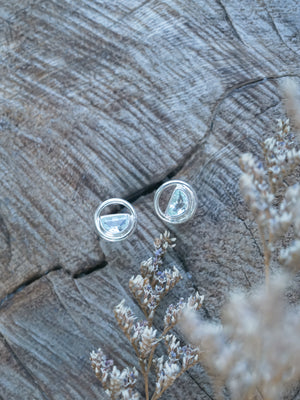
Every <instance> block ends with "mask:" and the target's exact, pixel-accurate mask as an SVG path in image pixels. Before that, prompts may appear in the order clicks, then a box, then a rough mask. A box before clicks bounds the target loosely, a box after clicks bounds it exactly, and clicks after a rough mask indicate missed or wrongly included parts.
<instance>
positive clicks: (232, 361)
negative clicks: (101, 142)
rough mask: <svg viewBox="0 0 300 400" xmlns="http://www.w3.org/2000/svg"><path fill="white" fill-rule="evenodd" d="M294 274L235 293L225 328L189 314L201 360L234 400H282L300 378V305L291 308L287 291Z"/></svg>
mask: <svg viewBox="0 0 300 400" xmlns="http://www.w3.org/2000/svg"><path fill="white" fill-rule="evenodd" d="M289 280H290V276H288V275H285V274H283V275H278V276H276V277H275V278H274V279H271V281H270V285H269V288H268V289H266V287H265V285H262V286H261V287H260V288H259V289H258V290H252V291H251V292H250V293H245V292H239V293H235V294H232V295H231V297H230V299H229V301H228V303H227V305H226V307H225V308H224V310H223V311H224V312H223V320H222V322H223V324H220V323H219V324H217V323H212V322H210V321H203V320H200V319H198V317H197V316H195V315H194V314H191V313H187V314H185V317H184V320H183V324H182V327H183V328H184V329H185V331H186V334H187V335H188V337H189V340H191V342H192V343H194V344H195V345H198V346H200V347H201V348H203V349H205V351H203V352H202V353H201V355H200V356H201V362H202V364H203V365H204V366H205V367H206V368H207V370H208V371H210V372H211V374H212V376H214V377H216V376H217V377H218V378H217V379H216V378H214V381H215V385H216V389H217V391H218V392H219V393H220V391H221V388H222V387H224V386H225V385H226V386H227V387H228V388H229V390H230V393H231V397H232V399H233V400H235V399H236V400H250V399H251V400H253V399H261V398H263V399H269V400H270V399H272V400H277V399H280V398H282V395H283V392H284V390H285V389H286V388H287V387H290V386H291V385H292V384H294V383H297V382H299V380H300V364H299V359H300V341H299V332H300V307H299V306H298V307H293V308H292V307H290V306H289V305H288V304H287V302H286V299H285V297H284V292H285V290H286V287H287V285H288V282H289Z"/></svg>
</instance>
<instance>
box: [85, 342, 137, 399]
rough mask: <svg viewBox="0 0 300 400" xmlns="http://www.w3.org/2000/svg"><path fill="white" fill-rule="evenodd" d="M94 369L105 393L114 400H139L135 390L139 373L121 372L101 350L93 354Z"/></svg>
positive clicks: (125, 369) (134, 370)
mask: <svg viewBox="0 0 300 400" xmlns="http://www.w3.org/2000/svg"><path fill="white" fill-rule="evenodd" d="M91 362H92V368H93V369H94V371H95V374H96V376H97V378H98V379H100V381H101V382H102V385H103V387H104V389H105V392H106V393H107V395H108V396H110V398H111V399H112V400H117V399H120V398H121V399H122V400H129V399H130V400H138V399H139V394H138V393H137V392H135V391H134V390H133V388H134V386H135V383H136V378H137V376H138V372H137V370H136V369H135V368H133V369H132V371H130V370H129V369H128V368H124V369H123V371H122V372H121V371H120V370H119V369H118V368H117V367H116V366H115V365H114V362H113V360H109V359H108V358H107V357H106V355H105V354H104V353H103V351H102V350H101V349H98V351H97V352H95V351H93V352H92V353H91Z"/></svg>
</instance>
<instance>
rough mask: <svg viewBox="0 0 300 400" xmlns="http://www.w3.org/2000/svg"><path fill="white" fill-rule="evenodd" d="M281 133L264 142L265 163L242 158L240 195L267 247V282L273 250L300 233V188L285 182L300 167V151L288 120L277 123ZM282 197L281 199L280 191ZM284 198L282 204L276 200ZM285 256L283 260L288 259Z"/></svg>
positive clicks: (245, 156) (264, 245) (252, 158)
mask: <svg viewBox="0 0 300 400" xmlns="http://www.w3.org/2000/svg"><path fill="white" fill-rule="evenodd" d="M278 128H279V130H278V132H277V133H276V135H275V136H274V137H271V138H268V139H266V140H265V141H264V142H263V151H264V163H262V162H259V161H257V160H255V158H254V156H253V155H252V154H250V153H247V154H244V155H243V156H242V157H241V159H240V166H241V169H242V171H243V174H242V176H241V179H240V183H241V192H242V194H243V195H244V198H245V200H246V201H247V203H248V204H249V207H250V210H251V212H252V214H253V216H254V218H255V219H256V222H257V225H258V228H259V232H260V236H261V240H262V243H263V248H264V262H265V274H266V280H267V282H268V276H269V266H270V262H271V255H272V251H273V250H274V245H275V243H276V242H277V241H278V239H280V238H282V237H283V235H284V234H285V233H286V232H287V230H288V229H289V228H290V226H291V225H292V224H293V225H294V228H295V229H294V230H295V236H298V235H299V234H300V231H299V230H298V227H299V226H300V224H299V219H300V217H299V214H300V212H299V206H300V202H299V194H300V185H299V184H295V185H294V186H291V187H288V186H287V185H286V184H285V182H284V179H285V178H286V177H287V176H290V175H291V174H292V172H293V171H294V170H295V168H296V167H297V166H298V165H299V164H300V150H298V149H297V144H296V142H295V136H294V135H292V134H291V133H290V127H289V120H286V121H282V120H279V121H278ZM279 190H280V191H281V193H282V192H283V196H282V195H281V196H278V191H279ZM280 198H281V199H282V200H281V201H280V202H279V205H278V204H277V205H276V206H275V205H274V203H275V200H278V199H280ZM284 254H285V253H283V256H282V257H283V258H284V257H285V255H284Z"/></svg>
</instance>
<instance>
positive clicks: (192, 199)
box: [154, 179, 198, 224]
mask: <svg viewBox="0 0 300 400" xmlns="http://www.w3.org/2000/svg"><path fill="white" fill-rule="evenodd" d="M172 186H174V189H173V192H172V194H171V197H170V199H169V202H170V200H171V198H172V195H173V193H174V192H175V190H176V189H179V190H181V191H182V192H183V193H184V194H185V195H186V196H187V198H188V208H187V210H186V211H185V212H184V213H183V214H181V215H177V216H169V215H166V213H165V212H163V211H162V209H161V207H160V198H161V195H162V194H163V192H164V191H165V190H166V189H167V188H170V187H172ZM169 202H168V205H169ZM197 203H198V200H197V195H196V192H195V190H194V189H193V188H192V187H191V186H190V185H189V184H188V183H186V182H184V181H181V180H179V179H177V180H175V179H174V180H172V181H168V182H166V183H164V184H163V185H161V186H160V187H159V188H158V189H157V191H156V192H155V196H154V208H155V211H156V213H157V215H158V216H159V217H160V218H161V219H162V220H163V221H165V222H168V223H170V224H182V223H183V222H186V221H188V220H189V219H191V218H192V217H193V215H194V214H195V212H196V209H197ZM168 205H167V207H166V210H167V208H168ZM166 210H165V211H166Z"/></svg>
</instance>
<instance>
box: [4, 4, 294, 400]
mask: <svg viewBox="0 0 300 400" xmlns="http://www.w3.org/2000/svg"><path fill="white" fill-rule="evenodd" d="M299 8H300V7H299V2H298V1H297V0H278V1H276V2H273V1H271V0H265V1H259V2H249V1H246V0H239V1H237V0H233V1H230V2H225V1H224V0H210V1H204V0H198V1H196V0H189V1H186V0H166V1H156V0H146V1H139V0H131V1H125V2H124V1H121V0H112V1H106V2H101V1H99V0H39V1H38V0H18V1H17V0H2V1H1V2H0V18H1V28H0V40H1V47H0V65H1V80H0V100H1V106H2V112H1V116H0V152H1V155H0V177H1V187H0V269H1V280H0V299H1V307H0V354H1V363H0V399H4V400H11V399H12V400H18V399H20V400H21V399H22V400H26V399H28V400H37V399H46V400H54V399H55V400H58V399H72V400H76V399H84V400H89V399H105V398H106V395H105V393H104V390H103V389H102V387H101V385H100V383H99V382H98V380H97V379H96V377H95V376H94V373H93V371H92V369H91V367H90V362H89V352H90V351H91V350H93V349H97V348H98V347H99V346H101V347H102V348H103V349H104V350H105V352H106V353H107V354H110V355H111V357H113V358H114V359H115V360H116V361H117V363H118V365H120V366H124V365H126V364H127V363H129V364H130V365H137V361H136V359H135V358H134V356H133V352H132V349H131V348H130V346H129V344H128V342H127V340H126V338H125V337H124V336H123V334H122V333H121V332H120V331H119V329H118V327H117V325H116V322H115V320H114V317H113V308H114V306H115V305H116V304H118V303H119V302H120V301H121V300H122V299H123V298H125V299H126V302H128V304H129V305H130V306H131V307H132V308H133V309H134V310H135V311H136V312H138V310H137V306H136V305H135V304H134V302H133V300H132V298H131V297H130V295H129V290H128V280H129V278H130V277H131V276H132V275H133V274H136V273H138V271H139V265H140V262H141V261H142V260H144V259H147V258H148V257H150V256H151V252H152V248H153V245H152V242H153V238H154V237H156V236H157V235H158V234H159V233H160V232H163V231H164V230H165V229H166V226H165V225H164V223H163V222H162V221H161V220H160V219H159V218H158V217H157V216H156V214H155V212H154V207H153V196H154V191H155V190H156V189H157V188H158V187H159V186H160V185H161V183H163V182H165V181H167V180H169V179H171V178H181V179H184V180H185V181H187V182H189V183H190V184H191V185H192V186H193V187H194V188H195V190H196V192H197V195H198V199H199V207H198V210H197V213H196V215H195V217H194V218H193V219H192V220H191V221H190V222H188V223H186V224H184V225H178V226H175V225H174V226H168V227H167V228H168V229H169V230H170V231H171V233H172V234H173V235H175V236H176V237H177V247H176V248H175V249H174V250H172V251H171V252H170V254H169V255H168V257H167V259H166V264H165V265H172V264H176V265H177V267H178V268H179V269H180V271H181V273H182V274H183V277H184V279H183V281H182V282H181V283H180V284H179V286H178V288H175V289H174V290H173V292H172V293H171V294H170V295H168V296H167V298H166V300H165V302H164V304H163V306H166V305H167V304H169V303H170V302H172V301H176V300H178V299H179V298H180V297H188V296H189V295H190V294H191V293H192V292H193V291H194V290H195V289H197V290H198V291H199V292H200V293H201V294H204V295H205V306H204V307H203V310H202V313H204V314H205V315H206V316H209V317H211V318H213V319H215V318H218V317H219V316H220V308H221V306H222V304H223V303H224V302H225V300H226V296H227V294H228V291H229V290H231V289H232V288H233V287H235V286H242V287H250V286H251V285H253V284H255V283H257V282H258V281H260V280H261V279H262V277H263V267H262V266H263V259H262V249H261V243H260V241H259V235H258V232H257V227H256V225H255V223H254V222H253V219H252V217H251V215H250V214H249V213H248V212H247V208H246V207H245V205H244V202H243V200H242V199H241V196H240V192H239V176H240V169H239V166H238V159H239V156H240V154H242V153H244V152H246V151H250V152H252V153H254V154H256V155H257V156H262V152H261V147H260V143H261V141H262V140H263V139H264V138H266V137H268V136H270V135H271V134H272V132H274V130H275V123H276V121H275V120H276V118H280V117H284V111H283V108H282V103H281V100H282V99H281V92H280V84H281V82H282V81H283V79H284V78H286V77H294V78H295V79H299V80H300V39H299V38H300V36H299V28H300V11H299ZM110 197H121V198H125V199H127V200H129V201H131V202H132V204H133V206H134V207H135V208H136V210H137V215H138V228H137V230H136V231H135V233H134V234H133V235H132V236H131V237H130V238H129V239H128V240H126V241H124V242H121V243H117V244H116V243H108V242H104V241H102V240H100V241H99V239H98V237H97V235H96V234H95V232H94V227H93V214H94V211H95V209H96V207H97V206H98V204H99V203H100V202H102V201H104V200H106V199H108V198H110ZM162 316H163V311H161V312H160V314H159V315H158V318H157V320H156V321H155V325H156V326H157V327H160V326H161V318H162ZM139 389H140V390H141V392H142V385H140V386H139ZM170 398H172V399H182V398H188V399H192V400H193V399H197V400H198V399H199V400H208V399H213V398H214V394H213V391H212V389H211V386H210V383H209V379H208V378H207V376H206V375H205V373H204V372H203V370H202V369H201V367H200V366H199V367H195V368H193V369H192V370H190V371H189V372H188V373H186V374H185V375H184V376H182V377H181V378H180V382H179V384H175V385H174V387H172V388H171V389H169V390H168V391H167V392H166V393H165V395H164V396H163V399H170ZM296 398H298V399H299V398H300V394H299V392H297V391H294V392H293V393H292V394H291V395H290V396H289V399H296Z"/></svg>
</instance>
